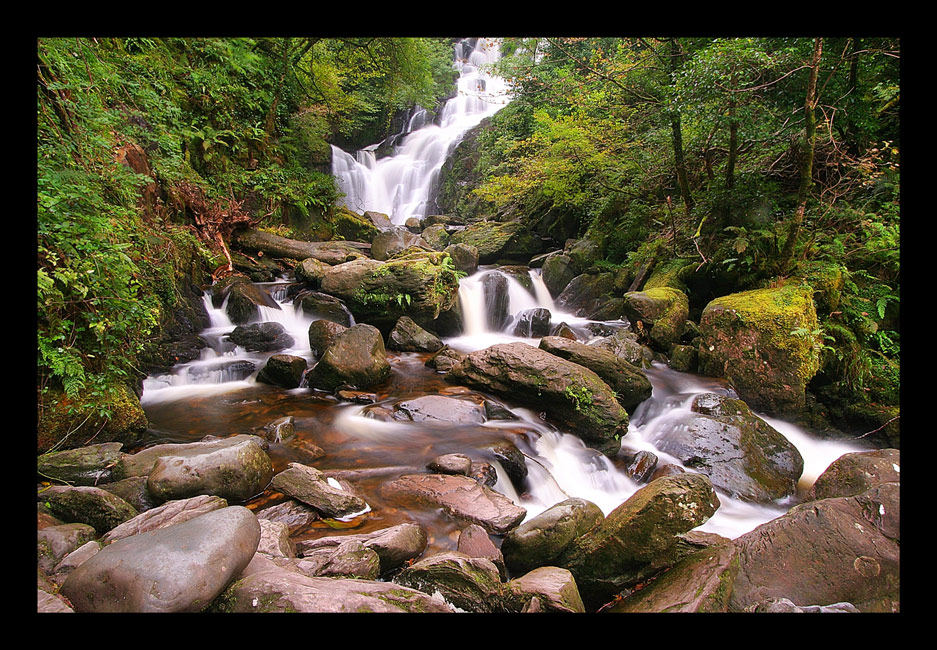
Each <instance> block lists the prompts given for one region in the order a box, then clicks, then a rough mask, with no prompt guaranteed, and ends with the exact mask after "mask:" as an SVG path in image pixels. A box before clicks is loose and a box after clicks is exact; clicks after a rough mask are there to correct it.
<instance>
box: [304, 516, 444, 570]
mask: <svg viewBox="0 0 937 650" xmlns="http://www.w3.org/2000/svg"><path fill="white" fill-rule="evenodd" d="M348 541H356V542H359V543H361V544H363V545H364V546H365V547H366V548H369V549H371V550H372V551H374V552H375V553H377V556H378V558H379V559H380V567H381V573H382V574H386V573H388V572H390V571H393V570H394V569H397V568H399V567H401V566H403V565H404V564H406V563H407V562H409V561H411V560H413V559H414V558H418V557H419V556H420V555H422V554H423V551H424V550H426V542H427V539H426V531H425V530H423V527H422V526H420V525H419V524H414V523H409V522H408V523H403V524H398V525H396V526H391V527H390V528H382V529H380V530H376V531H374V532H370V533H361V534H358V535H342V536H335V537H320V538H318V539H309V540H301V541H299V542H297V543H296V550H297V552H298V553H300V554H301V555H305V554H306V553H311V552H313V551H316V550H318V549H323V548H335V547H337V546H339V545H340V544H342V543H344V542H348Z"/></svg>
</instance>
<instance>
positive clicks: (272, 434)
mask: <svg viewBox="0 0 937 650" xmlns="http://www.w3.org/2000/svg"><path fill="white" fill-rule="evenodd" d="M252 430H253V429H252ZM259 432H260V435H262V436H263V437H264V438H265V439H266V440H267V442H275V443H278V444H279V443H284V442H288V441H290V440H292V439H293V436H295V435H296V427H295V420H294V419H293V416H292V415H286V416H284V417H282V418H277V419H276V420H273V421H272V422H268V423H267V424H265V425H263V426H262V427H259Z"/></svg>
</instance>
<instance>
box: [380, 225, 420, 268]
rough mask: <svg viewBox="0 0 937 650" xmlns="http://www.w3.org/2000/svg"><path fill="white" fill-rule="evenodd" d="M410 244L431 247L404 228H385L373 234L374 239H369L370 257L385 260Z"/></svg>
mask: <svg viewBox="0 0 937 650" xmlns="http://www.w3.org/2000/svg"><path fill="white" fill-rule="evenodd" d="M411 246H420V247H423V248H427V249H432V248H433V247H432V246H430V244H429V243H428V242H427V241H426V240H424V239H423V238H422V237H420V236H419V235H414V234H413V233H412V232H410V231H408V230H406V229H405V228H394V229H393V230H385V231H383V232H380V233H378V234H377V235H375V237H374V239H372V240H371V257H373V258H374V259H376V260H380V261H385V260H388V259H390V258H391V257H393V256H394V255H396V254H397V253H399V252H401V251H403V250H406V249H407V248H410V247H411Z"/></svg>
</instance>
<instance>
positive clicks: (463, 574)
mask: <svg viewBox="0 0 937 650" xmlns="http://www.w3.org/2000/svg"><path fill="white" fill-rule="evenodd" d="M394 582H395V583H396V584H399V585H403V586H405V587H410V588H412V589H418V590H420V591H423V592H425V593H427V594H434V593H436V592H439V594H440V595H441V596H442V597H443V598H444V599H445V600H446V602H448V603H451V604H452V605H454V606H455V607H458V608H459V609H461V610H463V611H466V612H480V613H492V612H498V611H501V610H502V607H501V576H500V574H499V573H498V567H496V566H495V565H494V564H493V563H492V562H491V561H490V560H486V559H485V558H474V557H468V556H467V555H464V554H462V553H459V552H458V551H446V552H442V553H437V554H436V555H432V556H430V557H428V558H424V559H422V560H420V561H418V562H414V563H413V564H412V565H410V566H408V567H405V568H404V569H403V570H402V571H401V572H400V573H399V574H398V575H397V576H396V577H395V578H394Z"/></svg>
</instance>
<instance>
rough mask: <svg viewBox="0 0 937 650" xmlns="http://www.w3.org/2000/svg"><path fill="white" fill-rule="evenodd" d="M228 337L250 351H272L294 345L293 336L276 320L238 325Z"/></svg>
mask: <svg viewBox="0 0 937 650" xmlns="http://www.w3.org/2000/svg"><path fill="white" fill-rule="evenodd" d="M227 338H228V339H229V340H230V341H231V342H232V343H236V344H237V345H240V346H241V347H242V348H244V349H245V350H247V351H248V352H272V351H274V350H283V349H284V348H288V347H291V346H292V345H293V337H292V336H290V335H289V334H287V332H286V328H284V327H283V325H282V324H281V323H277V322H276V321H270V322H266V323H251V324H249V325H238V326H237V327H235V328H234V330H233V331H232V332H231V333H230V334H228V335H227Z"/></svg>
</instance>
